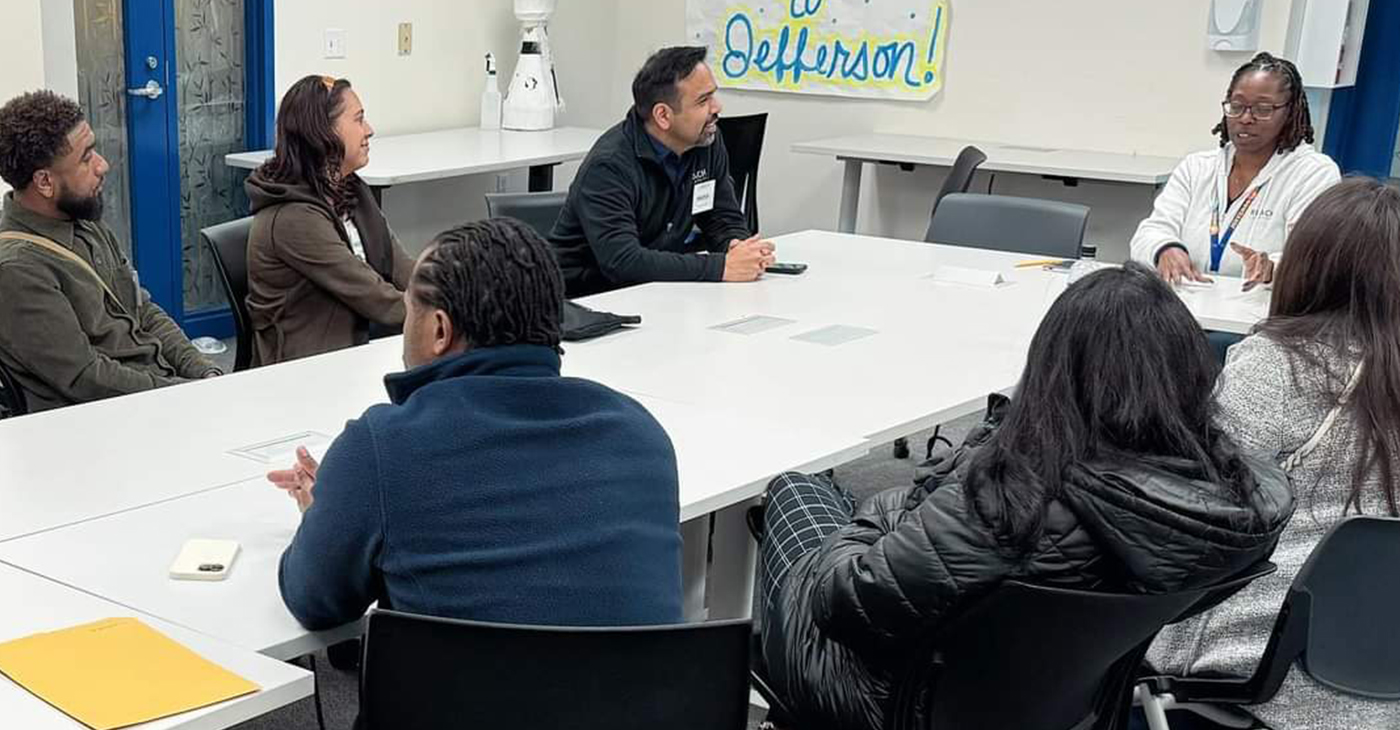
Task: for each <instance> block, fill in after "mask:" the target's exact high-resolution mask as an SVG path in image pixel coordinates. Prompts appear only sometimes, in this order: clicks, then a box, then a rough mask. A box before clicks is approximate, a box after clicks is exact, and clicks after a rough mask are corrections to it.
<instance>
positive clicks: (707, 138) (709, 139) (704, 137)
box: [695, 116, 719, 147]
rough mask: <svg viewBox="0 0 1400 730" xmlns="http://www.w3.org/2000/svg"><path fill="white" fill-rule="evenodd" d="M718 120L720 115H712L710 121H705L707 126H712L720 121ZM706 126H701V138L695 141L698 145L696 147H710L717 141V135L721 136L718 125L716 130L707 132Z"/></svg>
mask: <svg viewBox="0 0 1400 730" xmlns="http://www.w3.org/2000/svg"><path fill="white" fill-rule="evenodd" d="M718 121H719V117H718V116H714V117H711V118H710V119H709V120H708V121H706V122H705V127H708V126H710V125H711V124H714V123H716V122H718ZM705 127H701V128H700V139H698V140H696V142H695V146H696V147H709V146H710V145H712V144H714V143H715V137H718V136H719V128H718V127H716V128H715V130H714V131H713V132H707V131H705Z"/></svg>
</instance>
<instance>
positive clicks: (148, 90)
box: [126, 79, 165, 99]
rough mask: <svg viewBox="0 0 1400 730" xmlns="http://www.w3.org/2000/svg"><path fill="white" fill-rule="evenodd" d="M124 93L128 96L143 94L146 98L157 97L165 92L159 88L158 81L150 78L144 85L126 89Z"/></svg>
mask: <svg viewBox="0 0 1400 730" xmlns="http://www.w3.org/2000/svg"><path fill="white" fill-rule="evenodd" d="M126 93H127V94H128V95H130V96H144V97H146V98H147V99H159V98H160V95H161V94H164V93H165V89H162V88H161V86H160V82H158V81H156V80H155V79H151V80H150V81H147V82H146V85H145V86H142V87H141V88H139V89H127V90H126Z"/></svg>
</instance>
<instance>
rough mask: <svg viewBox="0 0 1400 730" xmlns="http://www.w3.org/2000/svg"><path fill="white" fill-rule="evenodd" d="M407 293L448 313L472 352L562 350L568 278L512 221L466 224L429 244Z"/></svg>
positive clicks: (543, 246) (534, 236) (544, 246)
mask: <svg viewBox="0 0 1400 730" xmlns="http://www.w3.org/2000/svg"><path fill="white" fill-rule="evenodd" d="M409 292H410V294H411V296H413V297H414V298H415V299H416V300H417V302H418V303H420V304H423V305H425V306H428V307H432V308H434V309H441V310H443V311H445V312H447V316H448V317H449V318H450V319H451V320H452V327H453V329H454V330H456V331H457V333H458V336H459V337H460V338H462V340H463V341H464V342H466V343H467V345H468V346H469V347H496V346H501V345H545V346H548V347H551V348H553V349H554V350H555V352H562V351H563V350H562V349H561V348H560V347H559V339H560V319H561V318H562V316H563V307H564V278H563V276H562V275H560V273H559V265H558V264H557V263H555V260H554V254H553V252H552V251H551V250H550V248H549V244H548V243H546V242H545V240H544V239H543V238H541V237H540V234H538V233H536V232H535V230H534V229H533V228H531V227H530V226H528V225H526V224H524V223H521V222H520V221H518V220H515V219H514V218H491V219H488V220H481V221H474V222H472V223H465V224H463V225H460V226H457V227H456V228H452V229H449V230H446V231H443V232H442V233H439V234H438V235H437V237H436V238H434V239H433V242H432V243H430V244H429V245H428V250H427V251H426V252H424V254H423V258H422V259H421V260H420V261H419V262H418V266H417V268H415V269H414V272H413V278H412V280H411V281H410V282H409Z"/></svg>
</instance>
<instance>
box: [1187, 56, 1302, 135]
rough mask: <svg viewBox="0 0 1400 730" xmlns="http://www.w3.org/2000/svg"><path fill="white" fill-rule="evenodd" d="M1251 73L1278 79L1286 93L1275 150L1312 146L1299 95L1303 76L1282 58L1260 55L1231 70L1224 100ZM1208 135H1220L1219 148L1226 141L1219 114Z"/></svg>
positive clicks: (1222, 119)
mask: <svg viewBox="0 0 1400 730" xmlns="http://www.w3.org/2000/svg"><path fill="white" fill-rule="evenodd" d="M1255 71H1263V72H1265V73H1271V74H1274V75H1275V76H1278V77H1279V80H1280V81H1282V82H1283V83H1282V87H1283V91H1285V92H1287V93H1288V94H1289V95H1290V96H1291V98H1290V99H1289V101H1288V119H1287V120H1286V121H1285V122H1284V124H1283V129H1282V130H1280V131H1279V135H1278V142H1277V149H1278V150H1281V151H1283V152H1292V151H1293V150H1294V149H1295V148H1297V147H1298V145H1299V144H1301V143H1303V142H1307V143H1308V144H1312V142H1313V126H1312V113H1311V112H1310V111H1309V110H1308V97H1307V94H1305V93H1303V76H1302V74H1300V73H1298V67H1297V66H1294V65H1293V62H1292V61H1289V60H1288V59H1286V58H1279V57H1277V56H1275V55H1273V54H1271V53H1268V52H1263V53H1259V54H1257V55H1256V56H1255V57H1254V58H1251V59H1249V63H1246V64H1245V65H1243V66H1240V67H1239V68H1238V69H1236V70H1235V75H1234V76H1232V77H1231V78H1230V88H1229V90H1228V91H1226V92H1225V96H1226V97H1227V98H1228V97H1229V95H1230V94H1233V93H1234V92H1235V85H1236V84H1238V83H1239V82H1240V79H1242V78H1244V77H1245V75H1246V74H1251V73H1254V72H1255ZM1210 131H1211V133H1212V134H1218V135H1220V146H1221V147H1224V146H1225V145H1226V143H1228V142H1229V141H1230V130H1229V127H1228V125H1227V124H1226V123H1225V116H1224V115H1223V114H1222V115H1221V117H1220V123H1219V124H1217V125H1215V128H1214V129H1212V130H1210Z"/></svg>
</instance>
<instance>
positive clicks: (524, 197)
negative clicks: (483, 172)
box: [486, 190, 569, 240]
mask: <svg viewBox="0 0 1400 730" xmlns="http://www.w3.org/2000/svg"><path fill="white" fill-rule="evenodd" d="M568 196H569V193H568V192H567V191H564V190H553V191H550V192H547V193H487V194H486V214H487V215H489V216H491V217H492V218H514V219H516V220H519V221H521V222H523V223H525V224H526V225H528V226H530V227H531V228H533V229H535V232H536V233H538V234H540V236H541V237H543V238H545V239H546V240H547V239H548V238H549V234H550V232H551V231H553V230H554V222H555V221H557V220H559V212H560V211H562V210H564V201H565V200H566V199H567V198H568Z"/></svg>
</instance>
